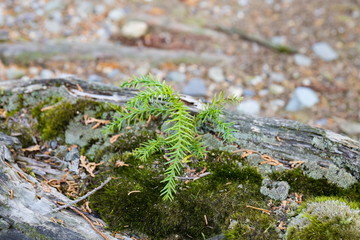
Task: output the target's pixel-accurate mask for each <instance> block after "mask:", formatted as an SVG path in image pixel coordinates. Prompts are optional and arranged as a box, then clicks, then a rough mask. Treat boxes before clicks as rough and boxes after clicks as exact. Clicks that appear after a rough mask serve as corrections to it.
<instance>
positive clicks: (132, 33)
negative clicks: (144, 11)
mask: <svg viewBox="0 0 360 240" xmlns="http://www.w3.org/2000/svg"><path fill="white" fill-rule="evenodd" d="M147 30H148V25H147V23H145V22H142V21H129V22H126V23H125V24H124V25H123V26H122V28H121V34H122V35H123V36H124V37H127V38H140V37H142V36H144V35H145V34H146V32H147Z"/></svg>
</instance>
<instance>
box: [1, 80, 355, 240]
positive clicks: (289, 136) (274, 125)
mask: <svg viewBox="0 0 360 240" xmlns="http://www.w3.org/2000/svg"><path fill="white" fill-rule="evenodd" d="M55 86H56V87H58V88H59V90H60V89H62V90H64V89H65V90H66V92H67V93H68V95H69V98H91V99H94V100H95V101H103V102H112V103H115V104H119V105H121V104H124V103H125V102H127V101H128V100H129V99H130V98H131V97H133V96H135V94H136V93H137V91H136V90H132V89H120V88H117V87H115V86H110V85H103V84H90V83H88V82H85V81H82V80H79V79H75V78H57V79H34V80H26V81H24V80H20V81H5V82H0V89H1V91H5V92H12V94H19V93H31V92H34V91H40V92H41V91H47V90H48V89H49V88H50V87H55ZM80 88H81V89H82V90H83V91H80V90H79V89H80ZM184 101H186V102H187V103H188V104H189V106H190V107H191V110H192V111H193V112H197V111H198V107H197V102H196V101H194V100H189V99H187V98H185V97H184ZM226 118H227V120H229V121H233V122H234V127H235V128H236V129H237V130H238V131H239V132H238V133H237V134H236V138H237V142H236V143H237V144H238V145H239V148H241V149H251V150H254V151H257V152H259V153H260V154H267V155H269V156H270V157H272V158H274V159H276V160H278V161H279V162H281V163H282V164H283V165H284V166H285V167H290V165H291V163H292V162H293V161H305V162H317V163H318V164H319V165H320V166H321V167H324V168H326V167H328V166H329V165H336V166H337V167H338V168H339V169H340V168H341V169H346V171H347V172H348V173H350V174H351V175H352V177H354V178H355V179H356V180H357V181H359V180H360V175H359V172H360V171H359V170H360V143H359V142H358V141H355V140H352V139H350V138H348V137H345V136H342V135H339V134H336V133H333V132H331V131H328V130H324V129H320V128H314V127H311V126H308V125H305V124H302V123H299V122H295V121H289V120H284V119H273V118H255V117H250V116H246V115H238V114H234V113H229V114H227V116H226ZM6 146H12V147H13V148H19V142H18V141H17V140H16V139H15V138H12V137H8V136H6V135H4V134H2V135H0V230H1V229H6V228H9V229H12V230H8V231H5V232H6V234H7V235H4V236H2V235H1V234H2V232H4V231H0V239H5V238H4V237H6V239H11V236H22V239H37V238H36V237H34V236H35V235H32V236H30V235H29V234H28V235H21V234H22V232H23V231H26V230H28V229H30V230H31V231H32V232H33V234H38V235H41V234H44V233H46V236H49V239H59V240H60V239H69V240H71V239H94V240H95V239H101V236H99V235H98V234H97V233H96V232H95V231H94V230H93V229H92V228H91V227H90V225H88V223H87V222H86V221H85V220H84V219H83V218H81V217H80V216H78V215H76V214H75V213H73V212H72V211H68V210H62V211H59V212H55V213H53V212H52V210H53V209H54V208H55V207H56V206H55V204H54V201H56V200H57V201H59V200H60V201H63V202H67V201H68V199H67V198H66V197H65V196H64V195H62V194H60V193H58V192H57V191H56V190H55V189H51V192H50V193H49V192H45V191H43V190H42V188H41V187H40V183H39V182H38V181H37V180H36V179H34V178H32V177H31V176H29V175H27V174H26V173H24V172H22V170H21V169H19V168H18V167H17V164H16V162H14V156H12V153H11V152H10V151H9V149H8V147H6ZM6 163H8V164H6ZM9 164H10V165H11V166H12V167H10V166H9ZM17 172H22V173H23V175H24V176H26V177H27V178H28V180H29V181H27V180H25V179H24V178H22V177H20V176H19V174H18V173H17ZM12 194H13V198H10V195H12ZM51 217H53V218H54V219H62V220H64V222H65V224H64V225H61V224H59V223H54V222H52V221H51ZM54 219H53V220H54ZM10 226H11V228H10ZM106 234H107V235H108V237H109V239H113V238H112V237H111V236H110V235H109V233H106ZM13 239H16V238H13ZM39 239H40V238H39ZM41 239H42V238H41ZM44 239H47V238H44Z"/></svg>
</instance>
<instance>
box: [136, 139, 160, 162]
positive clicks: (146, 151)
mask: <svg viewBox="0 0 360 240" xmlns="http://www.w3.org/2000/svg"><path fill="white" fill-rule="evenodd" d="M164 144H165V141H164V138H163V137H162V136H160V135H159V136H157V138H156V139H150V140H149V141H147V142H145V143H142V144H141V146H140V147H139V148H137V149H135V150H134V151H133V153H134V155H135V157H137V158H139V159H140V160H141V161H143V162H145V161H146V160H148V159H149V158H150V156H151V155H153V154H154V153H156V152H158V151H159V150H160V148H161V147H162V146H163V145H164Z"/></svg>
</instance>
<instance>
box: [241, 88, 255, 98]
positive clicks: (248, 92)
mask: <svg viewBox="0 0 360 240" xmlns="http://www.w3.org/2000/svg"><path fill="white" fill-rule="evenodd" d="M243 95H244V97H253V96H255V95H256V92H255V91H254V90H251V89H244V91H243Z"/></svg>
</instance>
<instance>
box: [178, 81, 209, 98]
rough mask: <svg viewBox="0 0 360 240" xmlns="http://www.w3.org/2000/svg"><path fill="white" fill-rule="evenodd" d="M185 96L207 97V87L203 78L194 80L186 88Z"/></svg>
mask: <svg viewBox="0 0 360 240" xmlns="http://www.w3.org/2000/svg"><path fill="white" fill-rule="evenodd" d="M182 92H183V93H184V94H186V95H190V96H196V97H203V96H206V85H205V82H204V80H202V79H201V78H192V79H191V80H190V82H188V84H187V85H186V86H185V87H184V89H183V91H182Z"/></svg>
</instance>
